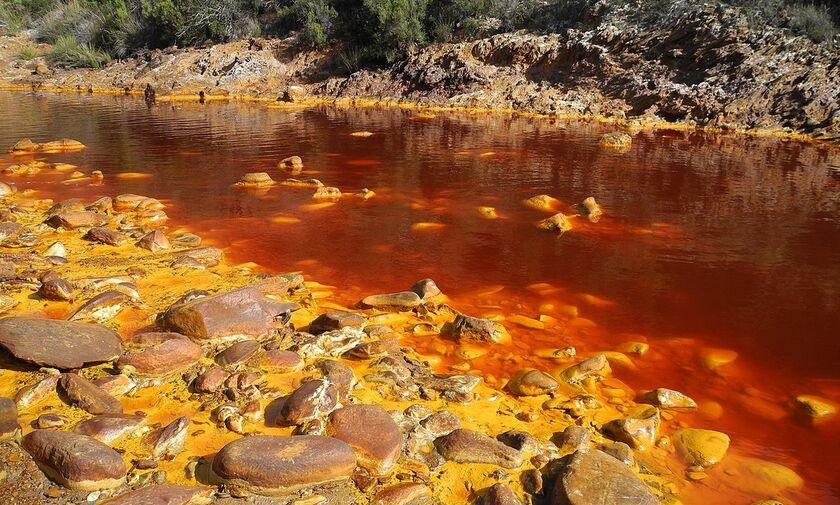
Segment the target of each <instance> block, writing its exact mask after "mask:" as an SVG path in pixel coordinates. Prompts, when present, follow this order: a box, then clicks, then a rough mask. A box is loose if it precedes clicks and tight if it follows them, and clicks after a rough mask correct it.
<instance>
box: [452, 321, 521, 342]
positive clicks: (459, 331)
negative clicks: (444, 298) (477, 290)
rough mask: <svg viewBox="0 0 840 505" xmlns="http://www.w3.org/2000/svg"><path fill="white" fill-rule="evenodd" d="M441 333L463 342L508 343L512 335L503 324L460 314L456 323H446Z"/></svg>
mask: <svg viewBox="0 0 840 505" xmlns="http://www.w3.org/2000/svg"><path fill="white" fill-rule="evenodd" d="M441 333H442V334H444V335H446V336H449V337H450V338H454V339H457V340H462V341H474V342H487V343H506V342H509V341H510V335H509V334H508V332H507V330H506V329H505V327H504V326H502V325H501V324H499V323H497V322H495V321H491V320H489V319H479V318H477V317H470V316H465V315H463V314H459V315H458V316H457V317H456V318H455V320H454V321H452V322H451V323H446V324H445V325H444V327H443V328H442V329H441Z"/></svg>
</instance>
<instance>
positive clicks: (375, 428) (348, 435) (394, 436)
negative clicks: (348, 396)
mask: <svg viewBox="0 0 840 505" xmlns="http://www.w3.org/2000/svg"><path fill="white" fill-rule="evenodd" d="M327 434H328V435H330V436H332V437H335V438H337V439H339V440H341V441H343V442H345V443H346V444H348V445H349V446H350V447H352V448H353V449H354V450H355V451H356V452H357V454H358V462H359V465H361V466H363V467H365V468H366V469H368V470H370V471H371V472H372V473H374V474H376V475H384V474H386V473H387V472H388V470H390V469H391V467H392V466H394V463H396V461H397V458H398V457H399V455H400V449H401V448H402V441H403V439H402V434H401V433H400V429H399V427H398V426H397V423H395V422H394V420H393V419H392V418H391V416H390V415H388V413H387V412H385V409H383V408H382V407H379V406H377V405H348V406H346V407H343V408H340V409H338V410H336V411H334V412H333V413H332V414H330V422H329V425H328V429H327Z"/></svg>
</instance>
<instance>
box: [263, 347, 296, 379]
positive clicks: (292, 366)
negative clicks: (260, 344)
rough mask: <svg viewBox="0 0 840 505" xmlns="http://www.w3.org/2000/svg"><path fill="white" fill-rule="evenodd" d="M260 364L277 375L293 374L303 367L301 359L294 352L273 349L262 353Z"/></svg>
mask: <svg viewBox="0 0 840 505" xmlns="http://www.w3.org/2000/svg"><path fill="white" fill-rule="evenodd" d="M260 364H261V365H262V366H263V367H266V368H272V369H273V371H275V372H279V373H284V372H293V371H295V370H300V369H301V368H302V367H303V359H301V357H300V356H299V355H298V354H297V353H295V352H292V351H285V350H282V349H273V350H271V351H266V352H264V353H263V355H262V356H261V358H260Z"/></svg>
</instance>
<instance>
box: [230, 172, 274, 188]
mask: <svg viewBox="0 0 840 505" xmlns="http://www.w3.org/2000/svg"><path fill="white" fill-rule="evenodd" d="M237 184H241V185H243V186H270V185H272V184H274V179H272V178H271V176H270V175H268V174H267V173H266V172H249V173H247V174H245V175H243V176H242V177H240V178H239V182H238V183H237Z"/></svg>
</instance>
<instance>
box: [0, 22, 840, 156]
mask: <svg viewBox="0 0 840 505" xmlns="http://www.w3.org/2000/svg"><path fill="white" fill-rule="evenodd" d="M592 15H593V16H595V17H596V21H595V22H592V23H590V24H589V25H587V27H586V28H585V29H583V28H582V29H580V30H573V29H570V30H566V31H564V32H563V33H559V34H551V35H539V34H533V33H527V32H516V33H504V34H499V35H493V36H490V37H487V38H484V39H479V40H475V41H469V42H460V43H449V44H435V45H431V46H429V47H426V48H424V49H421V50H419V51H418V52H416V53H414V54H411V55H409V56H408V57H407V58H406V59H404V60H402V61H398V62H396V63H394V64H393V65H392V66H390V67H386V68H381V69H361V70H358V71H355V72H353V73H352V74H350V75H347V73H346V71H344V70H342V68H341V63H340V60H341V48H338V47H335V48H331V49H328V50H325V51H318V52H316V51H307V50H303V49H301V48H300V47H298V45H297V44H296V42H295V39H294V38H289V39H283V40H266V39H252V40H243V41H236V42H230V43H225V44H217V45H213V46H209V47H206V48H187V49H176V48H170V49H166V50H155V51H150V52H147V53H145V54H142V55H139V56H136V57H133V58H130V59H126V60H120V61H115V62H112V63H110V64H109V65H107V66H105V67H104V68H102V69H100V70H90V69H75V70H64V69H59V68H50V67H49V66H48V65H47V64H46V62H45V59H44V58H35V59H33V60H31V61H23V60H20V59H18V56H17V55H18V54H19V53H20V51H21V49H22V48H24V47H27V46H32V45H33V42H32V41H30V40H29V39H28V38H27V37H26V36H25V35H21V36H18V37H14V38H11V37H3V38H2V39H0V75H2V78H0V85H2V86H3V87H6V88H11V89H25V90H30V89H33V90H39V89H43V90H65V91H82V92H87V91H88V90H90V92H110V93H122V92H126V93H143V91H144V89H146V88H147V87H149V89H152V90H154V91H155V92H156V94H157V96H158V98H165V99H170V100H171V99H196V100H197V99H199V95H201V98H202V99H228V98H250V99H263V100H267V101H279V102H281V103H288V102H303V103H306V102H307V101H309V102H311V101H313V100H320V101H339V102H351V103H356V104H359V103H371V102H372V103H378V104H387V105H415V106H423V107H433V108H434V107H444V108H455V109H492V110H504V111H516V112H521V113H530V114H540V115H549V116H560V117H562V116H575V117H580V116H587V117H596V118H601V119H608V120H611V121H615V122H618V123H619V124H622V125H625V126H627V127H628V128H637V127H639V125H640V124H643V123H663V122H664V123H668V124H670V125H678V126H681V127H703V128H713V129H720V130H737V131H749V132H757V133H773V134H799V135H803V136H806V137H810V138H818V139H826V140H834V141H836V140H837V139H839V138H840V108H838V107H839V106H838V91H837V89H838V86H837V84H838V83H840V52H839V51H837V50H836V49H833V48H831V47H829V46H826V45H820V44H815V43H813V42H811V41H810V40H808V39H806V38H805V37H802V36H794V35H792V34H791V33H790V32H788V31H785V30H782V29H779V28H774V27H771V26H761V27H753V26H751V25H750V23H749V22H748V20H747V18H746V17H745V15H744V14H743V13H742V12H741V11H740V10H739V9H735V8H726V7H722V6H717V7H712V6H698V7H696V8H692V9H687V10H682V11H678V12H676V13H674V14H673V15H672V16H671V17H669V18H667V19H666V20H665V21H663V22H661V23H660V24H657V25H656V26H652V27H644V26H636V25H633V24H632V23H622V22H621V19H597V15H598V13H593V14H592ZM37 49H38V50H40V51H41V52H44V51H46V50H47V49H48V47H47V46H43V45H41V46H38V47H37Z"/></svg>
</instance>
